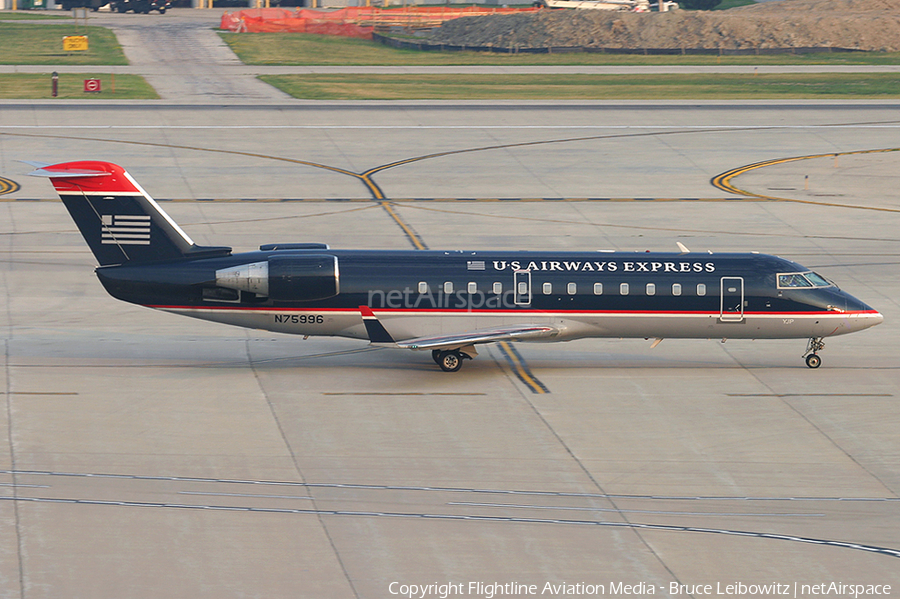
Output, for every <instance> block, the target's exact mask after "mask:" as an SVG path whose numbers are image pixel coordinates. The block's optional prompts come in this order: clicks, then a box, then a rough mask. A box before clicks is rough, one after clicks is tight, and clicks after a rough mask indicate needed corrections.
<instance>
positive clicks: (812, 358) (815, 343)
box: [803, 337, 825, 368]
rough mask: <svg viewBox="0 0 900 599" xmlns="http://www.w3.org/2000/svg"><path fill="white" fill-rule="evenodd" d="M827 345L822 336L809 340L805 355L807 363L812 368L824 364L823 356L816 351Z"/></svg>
mask: <svg viewBox="0 0 900 599" xmlns="http://www.w3.org/2000/svg"><path fill="white" fill-rule="evenodd" d="M824 347H825V342H824V341H822V338H821V337H813V338H812V339H810V340H809V343H808V344H807V345H806V353H804V354H803V355H804V356H806V365H807V366H809V367H810V368H818V367H819V366H821V365H822V358H820V357H819V356H818V355H817V354H816V352H818V351H821V350H822V349H823V348H824Z"/></svg>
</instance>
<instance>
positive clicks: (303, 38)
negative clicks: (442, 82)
mask: <svg viewBox="0 0 900 599" xmlns="http://www.w3.org/2000/svg"><path fill="white" fill-rule="evenodd" d="M219 35H221V36H222V39H223V40H225V43H227V44H228V46H229V47H230V48H231V49H232V50H233V51H234V52H235V54H237V55H238V56H239V57H240V59H241V60H242V61H243V62H244V63H245V64H250V65H286V66H323V65H345V66H367V65H371V66H429V65H500V66H514V65H717V64H721V65H779V64H790V65H812V64H828V65H853V64H900V53H896V52H895V53H885V52H850V53H846V52H841V53H825V54H802V55H790V54H779V55H773V56H698V55H684V56H680V55H676V56H644V55H642V54H585V53H575V54H499V53H489V52H435V51H417V50H403V49H398V48H390V47H388V46H385V45H383V44H379V43H377V42H372V41H366V40H358V39H352V38H344V37H338V36H328V35H312V34H306V33H225V32H220V33H219Z"/></svg>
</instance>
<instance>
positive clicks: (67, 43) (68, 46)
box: [63, 35, 88, 52]
mask: <svg viewBox="0 0 900 599" xmlns="http://www.w3.org/2000/svg"><path fill="white" fill-rule="evenodd" d="M87 49H88V36H86V35H67V36H65V37H63V52H83V51H86V50H87Z"/></svg>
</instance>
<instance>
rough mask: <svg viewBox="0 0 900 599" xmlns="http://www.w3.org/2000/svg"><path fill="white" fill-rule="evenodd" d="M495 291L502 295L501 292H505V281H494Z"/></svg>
mask: <svg viewBox="0 0 900 599" xmlns="http://www.w3.org/2000/svg"><path fill="white" fill-rule="evenodd" d="M493 291H494V293H496V294H497V295H500V294H501V293H503V283H500V282H496V283H494V288H493Z"/></svg>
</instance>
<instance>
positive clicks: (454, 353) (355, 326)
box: [28, 161, 883, 372]
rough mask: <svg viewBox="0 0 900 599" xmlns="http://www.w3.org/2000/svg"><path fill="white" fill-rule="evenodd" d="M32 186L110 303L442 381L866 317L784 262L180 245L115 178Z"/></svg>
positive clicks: (831, 330) (46, 173) (800, 332)
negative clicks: (607, 346)
mask: <svg viewBox="0 0 900 599" xmlns="http://www.w3.org/2000/svg"><path fill="white" fill-rule="evenodd" d="M28 164H31V165H32V166H34V167H36V168H37V170H35V171H33V172H32V173H29V174H31V175H35V176H41V177H48V178H49V179H50V182H51V183H52V184H53V187H54V188H55V189H56V191H57V193H58V194H59V196H60V198H61V199H62V201H63V203H64V204H65V206H66V208H67V209H68V211H69V213H70V215H71V216H72V218H73V219H74V221H75V224H76V225H77V227H78V229H79V230H80V232H81V234H82V236H83V237H84V239H85V241H86V242H87V244H88V246H90V249H91V250H92V252H93V254H94V256H95V258H96V259H97V261H98V263H99V266H98V267H97V268H96V271H95V272H96V274H97V276H98V278H99V279H100V282H101V283H102V284H103V286H104V287H105V288H106V290H107V291H108V292H109V293H110V294H111V295H112V296H113V297H115V298H117V299H120V300H123V301H126V302H130V303H133V304H138V305H141V306H145V307H148V308H154V309H157V310H162V311H165V312H171V313H175V314H182V315H185V316H192V317H195V318H200V319H204V320H210V321H215V322H219V323H225V324H230V325H237V326H242V327H250V328H255V329H263V330H268V331H275V332H279V333H292V334H297V335H304V336H337V337H348V338H353V339H361V340H368V341H369V342H370V343H371V344H374V345H379V346H386V347H394V348H403V349H409V350H418V351H430V352H431V355H432V358H433V359H434V361H435V362H436V363H437V364H438V365H439V366H440V368H441V369H442V370H444V371H446V372H455V371H458V370H459V369H460V367H461V366H462V364H463V361H464V360H467V359H472V358H474V357H475V356H476V355H477V354H478V352H477V350H476V347H477V346H479V345H482V344H486V343H494V342H501V341H533V342H554V341H570V340H573V339H581V338H590V337H608V338H645V339H648V340H649V339H651V338H652V339H655V341H654V342H653V345H652V346H651V347H656V345H658V344H659V343H660V341H662V340H663V339H664V338H699V339H710V338H717V339H718V338H721V339H722V340H723V341H724V340H725V339H729V338H732V339H808V340H809V341H808V343H807V347H806V351H805V353H804V354H803V357H804V358H805V359H806V365H807V366H808V367H809V368H818V367H819V366H820V365H821V358H820V356H819V355H818V353H819V351H821V350H822V348H823V347H824V345H825V344H824V338H825V337H830V336H834V335H843V334H847V333H853V332H856V331H861V330H863V329H867V328H869V327H871V326H874V325H877V324H879V323H881V322H882V320H883V317H882V315H881V314H880V313H879V312H878V311H877V310H874V309H873V308H871V307H869V306H868V305H866V304H865V303H863V302H862V301H860V300H858V299H856V298H855V297H853V296H851V295H850V294H848V293H846V292H845V291H842V290H841V289H839V288H838V287H837V286H836V285H835V284H834V283H832V282H831V281H830V280H828V279H826V278H825V277H823V276H821V275H819V274H817V273H815V272H813V271H812V270H810V269H808V268H805V267H803V266H801V265H800V264H797V263H795V262H792V261H790V260H786V259H783V258H779V257H776V256H770V255H765V254H760V253H757V252H751V253H712V252H711V251H710V252H707V253H698V252H691V251H690V250H688V248H687V247H685V246H684V245H683V244H681V243H680V242H679V243H678V244H677V245H678V247H679V251H678V252H671V253H668V252H621V251H604V250H598V251H582V252H559V251H502V250H501V251H481V250H479V251H431V250H429V251H422V250H406V251H394V250H390V251H385V250H333V249H331V248H330V247H329V246H328V245H327V244H324V243H306V242H302V243H271V244H266V245H262V246H260V248H259V250H257V251H251V252H243V253H234V252H233V251H232V249H231V248H230V247H220V246H201V245H197V244H196V243H194V242H193V241H192V240H191V238H190V237H189V236H188V235H187V233H185V232H184V231H183V230H182V229H181V228H180V227H179V226H178V225H177V224H176V223H175V221H173V220H172V219H171V218H170V217H169V215H168V214H166V213H165V211H163V209H162V208H161V207H160V206H159V204H157V202H156V201H155V200H153V198H151V197H150V195H149V194H148V193H147V192H146V191H144V189H143V188H142V187H141V186H140V185H139V184H138V183H137V181H135V180H134V179H133V178H132V177H131V175H129V174H128V173H127V172H126V171H125V169H123V168H122V167H121V166H118V165H115V164H112V163H109V162H98V161H77V162H66V163H61V164H52V165H51V164H44V163H36V162H29V163H28Z"/></svg>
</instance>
